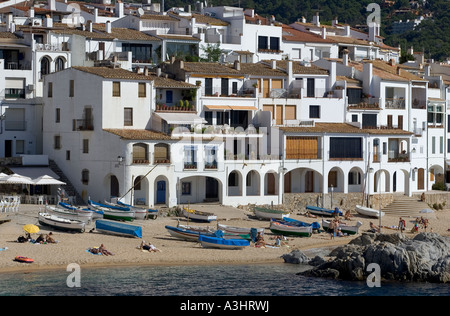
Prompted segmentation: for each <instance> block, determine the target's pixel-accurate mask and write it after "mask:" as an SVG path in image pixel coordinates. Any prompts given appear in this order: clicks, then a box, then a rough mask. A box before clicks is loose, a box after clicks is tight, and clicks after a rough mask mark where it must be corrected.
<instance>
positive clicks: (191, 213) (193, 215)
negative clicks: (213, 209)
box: [183, 208, 217, 223]
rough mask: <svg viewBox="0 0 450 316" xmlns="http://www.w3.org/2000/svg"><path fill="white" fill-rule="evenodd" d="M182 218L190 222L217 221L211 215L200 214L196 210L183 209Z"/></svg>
mask: <svg viewBox="0 0 450 316" xmlns="http://www.w3.org/2000/svg"><path fill="white" fill-rule="evenodd" d="M183 216H184V217H186V218H188V219H189V220H191V221H194V222H195V221H196V222H208V223H209V222H212V221H215V220H217V216H216V215H214V214H213V213H207V212H200V211H196V210H186V209H185V208H183Z"/></svg>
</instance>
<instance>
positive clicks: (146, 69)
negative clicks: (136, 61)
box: [144, 66, 148, 76]
mask: <svg viewBox="0 0 450 316" xmlns="http://www.w3.org/2000/svg"><path fill="white" fill-rule="evenodd" d="M144 76H148V67H147V66H145V67H144Z"/></svg>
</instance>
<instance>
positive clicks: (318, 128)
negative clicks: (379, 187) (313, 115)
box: [278, 123, 412, 136]
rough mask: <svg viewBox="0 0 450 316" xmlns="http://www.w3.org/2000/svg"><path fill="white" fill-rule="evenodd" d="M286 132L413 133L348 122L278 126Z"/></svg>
mask: <svg viewBox="0 0 450 316" xmlns="http://www.w3.org/2000/svg"><path fill="white" fill-rule="evenodd" d="M278 128H279V129H280V130H282V131H283V132H285V133H336V134H376V135H392V134H395V135H405V136H406V135H412V133H411V132H408V131H404V130H402V129H394V128H392V129H375V128H374V129H371V128H362V129H361V128H359V127H357V126H354V125H351V124H348V123H315V125H314V126H289V127H278Z"/></svg>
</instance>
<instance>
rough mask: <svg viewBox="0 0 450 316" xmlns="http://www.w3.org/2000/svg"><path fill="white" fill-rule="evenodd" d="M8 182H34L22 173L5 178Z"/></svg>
mask: <svg viewBox="0 0 450 316" xmlns="http://www.w3.org/2000/svg"><path fill="white" fill-rule="evenodd" d="M3 183H6V184H34V182H33V180H32V179H31V178H30V177H25V176H21V175H20V174H13V175H10V176H9V177H8V178H6V179H5V180H4V182H3Z"/></svg>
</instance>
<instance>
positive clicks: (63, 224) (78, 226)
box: [38, 212, 86, 233]
mask: <svg viewBox="0 0 450 316" xmlns="http://www.w3.org/2000/svg"><path fill="white" fill-rule="evenodd" d="M38 220H39V223H40V224H42V225H47V226H50V227H53V228H55V229H60V230H65V231H76V232H80V233H83V232H84V229H85V225H86V223H84V222H82V221H78V220H74V219H68V218H63V217H60V216H56V215H53V214H50V213H43V212H41V213H39V216H38Z"/></svg>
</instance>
